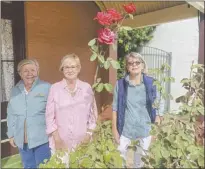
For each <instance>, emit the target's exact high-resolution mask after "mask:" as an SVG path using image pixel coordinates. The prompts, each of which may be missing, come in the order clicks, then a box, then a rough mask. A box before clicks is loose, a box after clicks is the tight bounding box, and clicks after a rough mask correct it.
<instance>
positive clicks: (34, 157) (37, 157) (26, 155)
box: [19, 143, 51, 168]
mask: <svg viewBox="0 0 205 169" xmlns="http://www.w3.org/2000/svg"><path fill="white" fill-rule="evenodd" d="M19 153H20V155H21V160H22V163H23V167H24V168H38V166H39V164H41V163H43V161H44V160H45V159H48V160H49V159H50V157H51V151H50V148H49V145H48V143H45V144H42V145H40V146H38V147H35V148H31V149H29V148H28V144H26V143H25V144H24V147H23V149H21V148H19Z"/></svg>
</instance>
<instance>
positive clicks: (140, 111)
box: [112, 52, 163, 168]
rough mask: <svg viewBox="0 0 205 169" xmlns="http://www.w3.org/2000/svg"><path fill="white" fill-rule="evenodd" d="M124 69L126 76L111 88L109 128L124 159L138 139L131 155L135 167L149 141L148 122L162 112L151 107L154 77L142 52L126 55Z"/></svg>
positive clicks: (157, 118) (139, 165) (155, 92)
mask: <svg viewBox="0 0 205 169" xmlns="http://www.w3.org/2000/svg"><path fill="white" fill-rule="evenodd" d="M126 69H127V71H126V75H125V77H124V78H122V79H120V80H118V82H117V84H116V86H115V90H114V98H113V121H112V131H113V135H114V138H115V141H116V142H117V143H118V144H119V147H118V149H119V151H120V152H121V155H122V157H123V158H124V159H125V160H126V153H127V147H128V146H129V145H130V144H131V141H132V140H138V141H139V144H140V146H137V150H136V152H135V155H134V168H140V167H142V166H143V162H142V161H141V157H142V155H144V154H145V152H144V150H147V149H148V147H149V145H150V142H151V136H150V135H149V132H150V129H151V126H150V125H149V124H150V123H151V122H152V123H154V122H155V121H157V122H158V121H159V116H161V115H162V113H157V114H156V110H155V109H154V108H153V107H152V104H153V103H154V100H155V98H156V97H157V91H156V87H155V86H154V85H153V80H154V79H153V78H152V77H149V76H147V75H146V71H147V65H146V63H145V61H144V60H143V58H142V57H141V55H140V54H138V53H135V52H132V53H130V54H128V55H127V56H126ZM162 106H163V105H162V104H161V109H160V110H161V112H163V109H162Z"/></svg>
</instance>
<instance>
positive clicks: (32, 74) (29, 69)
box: [19, 64, 38, 85]
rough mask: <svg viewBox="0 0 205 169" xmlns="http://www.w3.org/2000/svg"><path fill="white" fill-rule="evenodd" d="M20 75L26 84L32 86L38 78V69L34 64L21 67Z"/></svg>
mask: <svg viewBox="0 0 205 169" xmlns="http://www.w3.org/2000/svg"><path fill="white" fill-rule="evenodd" d="M19 74H20V76H21V79H22V80H23V81H24V84H28V85H32V84H33V82H34V81H35V79H36V77H37V76H38V68H37V67H36V65H34V64H26V65H24V66H22V67H21V69H20V73H19Z"/></svg>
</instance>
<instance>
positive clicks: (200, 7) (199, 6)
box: [186, 0, 204, 13]
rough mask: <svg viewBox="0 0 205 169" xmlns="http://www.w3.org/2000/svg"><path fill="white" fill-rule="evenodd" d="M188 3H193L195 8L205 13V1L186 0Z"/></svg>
mask: <svg viewBox="0 0 205 169" xmlns="http://www.w3.org/2000/svg"><path fill="white" fill-rule="evenodd" d="M186 1H187V3H188V4H190V5H192V6H193V7H194V8H196V9H198V10H199V11H200V12H202V13H204V2H203V1H202V2H201V1H199V2H192V1H188V0H186Z"/></svg>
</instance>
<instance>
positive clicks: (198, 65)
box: [191, 64, 204, 69]
mask: <svg viewBox="0 0 205 169" xmlns="http://www.w3.org/2000/svg"><path fill="white" fill-rule="evenodd" d="M195 68H199V69H204V65H203V64H194V65H192V66H191V69H195Z"/></svg>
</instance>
